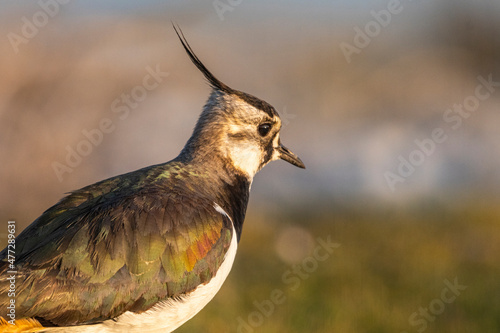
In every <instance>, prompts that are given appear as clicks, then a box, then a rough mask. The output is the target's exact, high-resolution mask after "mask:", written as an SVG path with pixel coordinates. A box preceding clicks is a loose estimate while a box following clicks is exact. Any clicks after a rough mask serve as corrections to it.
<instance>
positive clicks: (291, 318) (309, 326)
mask: <svg viewBox="0 0 500 333" xmlns="http://www.w3.org/2000/svg"><path fill="white" fill-rule="evenodd" d="M266 220H267V221H268V222H263V219H262V216H255V215H253V216H252V215H251V216H249V217H248V219H247V221H246V225H245V228H244V233H243V237H242V241H241V243H240V248H239V253H238V255H237V257H236V262H235V264H234V268H233V271H232V272H231V274H230V275H229V277H228V280H227V281H226V283H225V284H224V286H223V287H222V289H221V291H220V292H219V294H218V295H217V296H216V297H215V299H214V300H213V301H212V302H211V303H210V304H209V305H208V306H207V307H206V308H205V309H204V310H203V311H202V312H201V313H200V314H199V315H197V316H196V317H195V318H193V319H192V320H191V321H189V322H188V323H187V324H185V325H184V326H183V327H181V328H180V329H179V330H178V332H297V333H298V332H373V333H376V332H499V331H500V298H499V297H498V296H499V295H500V284H499V283H498V279H497V278H498V276H499V274H500V266H499V265H498V254H499V253H500V233H499V232H498V221H500V209H498V208H496V207H494V206H489V205H486V204H482V205H478V206H474V207H460V208H454V209H450V208H446V207H441V208H436V207H433V208H432V209H428V208H426V207H425V206H415V207H414V208H411V209H407V210H406V211H405V213H402V211H401V210H398V211H395V210H383V209H368V210H367V209H357V210H356V209H353V210H343V211H340V212H339V211H336V212H335V211H333V209H325V210H315V211H311V212H307V213H306V212H303V211H302V212H291V213H290V214H288V215H286V216H285V215H281V216H273V217H272V218H271V220H273V221H277V222H273V223H269V221H270V219H269V217H267V219H266ZM312 222H314V223H312ZM290 225H297V226H302V227H304V228H305V229H306V230H308V231H310V232H311V234H312V235H313V236H314V238H315V239H316V238H317V237H321V238H324V239H326V237H327V236H331V239H332V241H334V242H336V243H339V244H340V247H338V248H337V249H335V250H334V252H333V253H332V254H331V256H330V257H329V258H328V259H327V260H326V261H323V262H318V266H317V269H316V270H313V271H311V272H310V273H307V274H306V275H307V277H306V278H304V279H301V280H300V284H299V285H298V288H296V290H292V289H291V287H292V284H290V283H287V282H286V280H283V279H282V276H283V274H284V273H285V272H287V271H288V270H291V269H292V268H293V265H290V264H287V263H284V262H283V261H281V260H280V259H279V257H278V256H277V255H276V252H275V249H274V244H275V241H276V236H277V234H278V233H279V230H281V229H282V228H286V227H287V226H290ZM314 245H317V243H316V242H315V244H314ZM306 257H308V256H305V257H304V258H306ZM300 264H301V263H299V265H300ZM310 267H313V266H310ZM303 273H304V271H303ZM455 279H456V280H457V282H458V284H459V285H461V286H466V289H465V290H461V291H460V290H459V291H458V295H457V296H456V297H455V298H454V299H453V301H451V302H449V303H447V302H443V301H442V300H441V301H440V299H441V297H443V296H442V294H443V293H444V297H445V298H446V299H447V300H448V301H449V300H450V299H452V297H453V296H454V294H452V293H450V292H449V291H444V292H443V289H446V288H447V284H446V282H445V281H446V280H448V281H449V282H451V283H452V284H453V283H454V282H455ZM294 286H296V285H294ZM275 289H278V290H281V291H282V292H283V293H284V297H285V298H286V299H285V300H284V302H283V303H282V304H278V305H274V309H271V308H270V306H269V303H268V302H266V301H265V300H269V299H270V295H271V292H272V291H273V290H275ZM255 302H257V303H259V304H260V305H261V306H264V305H263V304H267V308H265V310H264V311H261V312H259V311H258V309H257V307H256V305H255ZM443 305H444V306H443ZM421 308H422V310H421ZM425 309H427V310H425ZM420 311H424V312H420ZM425 311H426V312H427V313H428V314H427V315H425ZM263 312H267V313H263ZM257 313H260V314H257ZM422 313H424V314H422ZM433 313H434V314H433ZM412 315H413V317H411V316H412ZM426 316H427V317H426ZM239 317H240V318H241V319H242V320H244V321H245V322H246V323H247V324H249V326H247V327H246V328H243V327H242V326H241V325H240V323H241V321H238V318H239ZM410 318H412V319H413V321H410V320H411V319H410ZM426 318H427V319H426Z"/></svg>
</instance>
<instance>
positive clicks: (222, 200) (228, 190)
mask: <svg viewBox="0 0 500 333" xmlns="http://www.w3.org/2000/svg"><path fill="white" fill-rule="evenodd" d="M186 147H188V145H186ZM186 147H185V148H184V149H183V150H182V152H181V153H180V155H179V156H178V157H177V159H176V160H178V161H180V162H182V163H183V164H184V165H186V166H188V167H189V168H190V169H193V170H197V172H196V173H198V174H206V175H207V177H206V178H204V179H203V183H204V187H205V189H206V190H207V191H209V192H211V193H210V195H211V196H212V197H213V198H214V200H215V203H217V205H219V206H220V207H222V209H224V211H225V212H226V213H227V214H228V215H229V216H230V217H231V220H232V222H233V225H234V228H235V230H236V233H237V236H238V241H239V239H240V236H241V230H242V227H243V221H244V219H245V213H246V209H247V204H248V200H249V195H250V187H251V185H252V180H253V177H249V176H248V175H246V174H245V173H243V172H241V171H239V170H238V169H236V168H234V167H233V166H232V165H231V163H230V161H229V160H227V158H225V157H224V156H221V154H220V153H219V152H218V151H217V150H216V149H211V150H210V149H207V150H203V151H199V150H195V151H192V150H190V149H186ZM207 194H208V193H207Z"/></svg>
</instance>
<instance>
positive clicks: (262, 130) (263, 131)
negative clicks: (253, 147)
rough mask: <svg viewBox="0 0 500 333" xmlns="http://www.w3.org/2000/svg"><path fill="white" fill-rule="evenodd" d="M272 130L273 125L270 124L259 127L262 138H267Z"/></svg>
mask: <svg viewBox="0 0 500 333" xmlns="http://www.w3.org/2000/svg"><path fill="white" fill-rule="evenodd" d="M270 130H271V124H269V123H265V124H260V125H259V134H260V136H266V135H267V134H268V133H269V131H270Z"/></svg>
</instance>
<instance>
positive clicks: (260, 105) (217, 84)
mask: <svg viewBox="0 0 500 333" xmlns="http://www.w3.org/2000/svg"><path fill="white" fill-rule="evenodd" d="M172 26H173V27H174V30H175V33H176V34H177V36H178V37H179V40H180V41H181V43H182V46H184V50H186V52H187V54H188V55H189V58H190V59H191V61H192V62H193V64H195V66H196V67H198V69H199V70H200V71H201V72H202V73H203V75H205V78H206V79H207V80H208V83H209V84H210V85H211V86H212V88H214V89H217V90H220V91H224V92H226V93H228V94H231V95H235V96H237V97H239V98H241V99H243V100H244V101H245V102H247V103H248V104H250V105H252V106H254V107H256V108H257V109H259V110H262V111H264V112H265V113H267V114H268V115H269V117H274V116H278V113H277V112H276V110H275V109H274V108H273V107H272V106H271V105H270V104H268V103H267V102H265V101H263V100H261V99H259V98H257V97H255V96H252V95H250V94H247V93H244V92H241V91H239V90H235V89H232V88H230V87H228V86H227V85H225V84H224V83H222V82H221V81H219V79H217V78H216V77H215V76H214V75H213V74H212V73H211V72H210V71H209V70H208V69H207V67H205V65H204V64H203V63H202V62H201V60H200V59H199V58H198V57H197V56H196V54H195V53H194V51H193V49H192V48H191V46H190V45H189V43H188V41H187V40H186V37H184V34H183V33H182V30H181V28H180V27H179V26H178V25H177V26H176V25H175V24H174V23H172Z"/></svg>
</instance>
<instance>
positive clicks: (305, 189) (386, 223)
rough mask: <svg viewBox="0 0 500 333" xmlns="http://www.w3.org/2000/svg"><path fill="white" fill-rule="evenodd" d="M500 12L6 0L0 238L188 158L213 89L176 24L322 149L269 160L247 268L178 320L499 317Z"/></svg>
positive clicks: (362, 322) (280, 322)
mask: <svg viewBox="0 0 500 333" xmlns="http://www.w3.org/2000/svg"><path fill="white" fill-rule="evenodd" d="M499 14H500V3H499V2H498V1H495V0H489V1H488V0H485V1H474V2H471V1H455V0H453V1H452V0H443V1H429V0H421V1H410V0H401V1H396V0H392V1H352V2H349V1H345V0H339V1H319V0H313V1H307V2H305V1H287V2H286V3H285V2H284V1H276V0H271V1H262V0H260V1H248V0H220V1H219V0H215V1H189V2H186V1H153V0H148V1H141V2H136V1H107V2H105V3H103V2H100V1H96V0H93V1H86V2H78V3H77V2H76V1H69V0H64V1H63V0H59V1H56V0H40V1H37V2H34V1H3V2H2V3H1V4H0V35H1V36H2V38H1V39H0V160H1V167H0V185H1V186H0V221H1V225H4V227H3V229H2V230H0V238H1V242H2V243H1V244H2V247H3V246H5V244H6V239H7V238H6V237H7V221H8V220H15V221H16V226H17V231H18V232H20V231H21V229H23V228H24V227H26V226H27V225H28V224H30V223H31V222H32V221H33V220H34V219H36V217H38V216H39V215H40V214H41V213H42V212H43V211H44V210H45V209H47V208H48V207H50V206H51V205H53V204H54V203H56V202H57V201H58V200H59V199H60V198H61V197H62V196H63V195H64V193H67V192H69V191H72V190H75V189H78V188H80V187H83V186H85V185H88V184H90V183H93V182H96V181H98V180H101V179H104V178H107V177H111V176H114V175H118V174H121V173H125V172H128V171H132V170H135V169H138V168H141V167H144V166H147V165H151V164H156V163H162V162H166V161H168V160H170V159H172V158H173V157H175V156H176V155H177V153H178V152H179V151H180V149H181V148H182V146H183V144H184V143H185V142H186V140H187V139H188V138H189V136H190V134H191V130H192V128H193V126H194V124H195V122H196V119H197V117H198V115H199V113H200V111H201V108H202V106H203V104H204V102H205V100H206V98H207V96H208V94H209V92H210V89H209V87H208V85H207V84H206V83H205V82H204V79H203V77H202V75H201V74H200V73H199V72H198V71H197V70H196V68H195V67H194V66H193V65H192V63H191V62H190V61H189V59H188V57H187V56H186V54H185V52H184V50H183V49H182V47H181V44H180V43H179V41H178V39H177V37H176V35H175V33H174V31H173V29H172V23H171V22H176V23H178V24H179V25H180V26H181V27H182V29H183V31H184V34H185V35H186V37H187V39H188V41H189V42H190V44H191V46H192V47H193V49H194V50H195V52H196V53H197V54H198V56H199V57H200V59H202V61H203V62H204V63H205V64H206V65H207V67H208V68H209V69H210V70H211V71H212V72H213V73H214V74H215V75H216V76H217V77H218V78H219V79H221V80H222V81H223V82H225V83H226V84H228V85H229V86H231V87H233V88H235V89H238V90H242V91H245V92H248V93H251V94H254V95H256V96H258V97H260V98H262V99H264V100H266V101H268V102H269V103H271V104H272V105H274V106H275V108H276V109H277V110H278V112H279V113H280V114H281V116H282V118H283V124H284V126H283V130H282V141H283V143H284V144H285V145H287V147H289V148H290V149H291V150H293V151H294V152H296V153H297V154H298V155H299V156H300V157H301V158H302V160H303V161H304V163H305V164H306V166H307V169H306V170H300V169H297V168H294V167H292V166H290V165H288V164H286V163H284V162H274V163H271V164H270V165H268V166H267V167H266V168H264V169H263V170H262V171H261V172H260V173H259V174H258V175H257V177H256V179H255V181H254V184H253V186H252V195H251V201H250V205H249V207H248V213H247V219H246V222H245V228H244V232H243V237H242V240H241V243H240V248H239V253H238V256H237V260H236V262H235V265H234V268H233V271H232V273H231V274H230V276H229V278H228V280H227V281H226V283H225V285H224V286H223V288H222V290H221V292H220V293H219V294H218V295H217V296H216V297H215V299H214V301H212V302H211V303H210V304H209V305H208V306H207V308H206V309H205V310H203V311H202V312H201V313H200V314H199V315H198V316H196V317H195V318H194V319H193V320H191V321H190V322H188V323H187V324H186V325H184V326H183V327H182V328H180V329H179V330H178V331H179V332H245V333H247V332H424V331H425V332H451V331H453V332H498V331H500V284H499V283H498V281H499V279H500V267H499V260H498V253H500V207H499V205H498V200H499V199H500V131H499V127H500V112H499V111H500V110H499V109H500V23H499V22H500V21H499V20H498V15H499ZM332 243H333V244H334V245H332ZM328 244H330V245H328ZM273 295H274V296H273ZM276 295H279V296H280V297H275V296H276Z"/></svg>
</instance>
